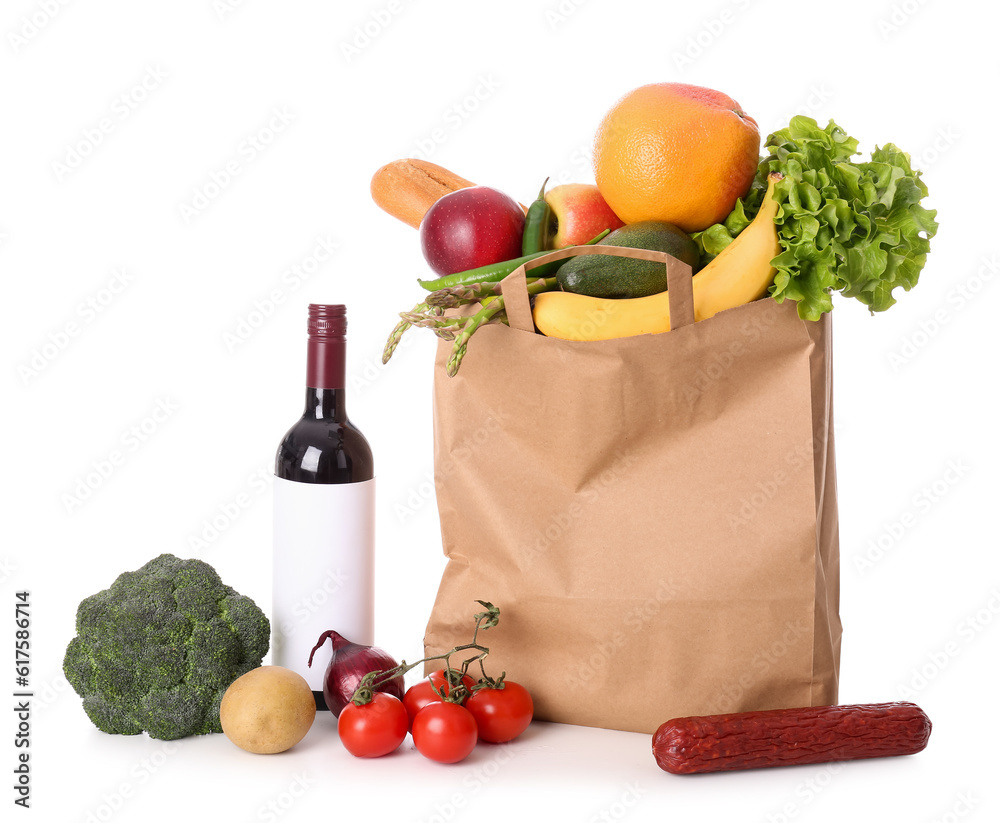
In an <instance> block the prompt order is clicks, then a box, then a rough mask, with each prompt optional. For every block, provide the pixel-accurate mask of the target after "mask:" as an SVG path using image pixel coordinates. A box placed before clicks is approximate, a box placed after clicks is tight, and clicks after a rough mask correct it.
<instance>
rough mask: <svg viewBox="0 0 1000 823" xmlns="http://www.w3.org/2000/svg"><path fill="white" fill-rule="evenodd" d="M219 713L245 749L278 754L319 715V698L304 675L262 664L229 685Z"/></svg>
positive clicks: (226, 729)
mask: <svg viewBox="0 0 1000 823" xmlns="http://www.w3.org/2000/svg"><path fill="white" fill-rule="evenodd" d="M219 716H220V719H221V720H222V731H224V732H225V733H226V737H228V738H229V739H230V740H232V741H233V743H235V744H236V745H237V746H239V747H240V748H241V749H245V750H246V751H248V752H254V753H255V754H275V753H277V752H283V751H286V750H287V749H290V748H291V747H292V746H294V745H295V744H296V743H298V742H299V741H300V740H301V739H302V738H303V737H305V736H306V732H308V731H309V728H310V727H311V726H312V724H313V720H315V719H316V700H315V699H314V698H313V693H312V690H311V689H310V688H309V684H308V683H306V681H305V678H304V677H302V675H300V674H296V673H295V672H293V671H292V670H291V669H286V668H283V667H282V666H261V667H260V668H257V669H254V670H253V671H249V672H247V673H246V674H245V675H243V676H242V677H239V678H237V679H236V680H234V681H233V683H232V685H230V687H229V688H228V689H226V693H225V694H224V695H223V696H222V704H221V705H220V706H219Z"/></svg>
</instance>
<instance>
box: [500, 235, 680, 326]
mask: <svg viewBox="0 0 1000 823" xmlns="http://www.w3.org/2000/svg"><path fill="white" fill-rule="evenodd" d="M588 254H607V255H610V256H612V257H631V258H632V259H634V260H651V261H653V262H654V263H663V264H664V265H665V266H666V267H667V299H668V302H669V306H670V328H671V329H679V328H681V327H683V326H690V325H691V324H692V323H694V288H693V285H692V280H691V267H690V266H689V265H688V264H687V263H685V262H683V261H681V260H678V259H677V258H676V257H673V256H672V255H669V254H667V253H666V252H662V251H649V250H648V249H633V248H630V247H628V246H570V247H568V248H565V249H558V250H557V251H554V252H552V253H551V254H546V255H544V256H542V257H536V258H535V259H534V260H529V261H528V262H526V263H523V264H522V265H520V266H518V267H517V268H516V269H514V271H512V272H511V273H510V274H508V275H507V276H506V277H505V278H504V279H503V280H501V281H500V293H501V294H502V295H503V298H504V308H505V309H506V310H507V322H508V323H509V324H510V327H511V328H512V329H518V330H519V331H526V332H531V333H532V334H533V333H534V331H535V323H534V320H532V317H531V301H530V300H529V299H528V283H527V273H528V272H529V271H531V269H533V268H535V267H536V266H541V265H542V264H544V263H551V262H553V261H555V260H565V259H566V258H567V257H582V256H584V255H588Z"/></svg>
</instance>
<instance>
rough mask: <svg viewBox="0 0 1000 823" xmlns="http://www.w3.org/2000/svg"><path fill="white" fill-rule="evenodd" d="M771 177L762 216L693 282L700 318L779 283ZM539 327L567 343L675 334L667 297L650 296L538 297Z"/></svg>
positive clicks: (746, 300)
mask: <svg viewBox="0 0 1000 823" xmlns="http://www.w3.org/2000/svg"><path fill="white" fill-rule="evenodd" d="M780 179H781V175H780V174H770V175H768V178H767V191H766V193H765V194H764V199H763V200H762V201H761V205H760V211H758V212H757V215H756V217H754V219H753V221H752V222H751V223H750V225H748V226H747V227H746V228H745V229H744V230H743V231H742V232H740V233H739V234H738V235H737V236H736V238H735V239H734V240H733V242H732V243H730V244H729V245H728V246H726V248H725V249H723V250H722V252H720V253H719V255H718V256H717V257H716V258H715V259H714V260H712V262H711V263H709V264H708V265H707V266H705V268H703V269H702V270H701V271H700V272H698V274H696V275H695V276H694V277H693V278H692V287H693V289H694V319H695V321H698V320H705V319H707V318H709V317H712V316H713V315H715V314H717V313H718V312H720V311H724V310H725V309H732V308H736V307H737V306H742V305H743V304H744V303H749V302H751V301H753V300H757V299H758V298H760V297H763V296H764V295H765V294H766V293H767V289H768V287H769V286H770V285H771V283H772V282H773V281H774V274H775V270H774V268H773V267H772V266H771V260H772V259H774V258H775V257H777V256H778V255H779V254H780V253H781V245H780V244H779V242H778V232H777V229H776V228H775V225H774V218H775V216H776V215H777V213H778V204H777V202H776V201H775V199H774V184H775V183H776V182H777V181H778V180H780ZM534 320H535V326H536V327H537V328H538V330H539V331H540V332H541V333H542V334H544V335H547V336H548V337H559V338H561V339H563V340H611V339H614V338H617V337H632V336H635V335H639V334H659V333H661V332H665V331H669V330H670V305H669V298H668V296H667V292H661V293H660V294H654V295H651V296H649V297H637V298H626V299H616V300H609V299H603V298H598V297H588V296H586V295H583V294H572V293H570V292H565V291H550V292H544V293H542V294H539V295H537V296H536V297H535V308H534Z"/></svg>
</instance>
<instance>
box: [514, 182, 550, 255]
mask: <svg viewBox="0 0 1000 823" xmlns="http://www.w3.org/2000/svg"><path fill="white" fill-rule="evenodd" d="M548 182H549V178H547V177H546V178H545V183H542V188H541V191H539V192H538V198H537V199H536V200H535V202H534V203H532V204H531V205H530V206H528V213H527V214H526V215H525V216H524V234H522V235H521V254H524V255H528V254H537V253H538V252H540V251H548V249H549V246H550V241H551V237H550V235H551V233H552V207H551V206H550V205H549V203H548V201H547V200H546V199H545V186H546V184H547V183H548Z"/></svg>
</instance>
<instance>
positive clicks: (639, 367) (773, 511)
mask: <svg viewBox="0 0 1000 823" xmlns="http://www.w3.org/2000/svg"><path fill="white" fill-rule="evenodd" d="M631 251H633V250H622V249H617V250H615V251H613V252H612V251H608V247H596V246H595V247H585V250H584V251H583V252H582V253H598V252H602V253H614V254H627V253H628V252H631ZM575 253H580V250H579V249H574V250H572V251H571V252H568V253H567V252H563V253H561V254H562V255H563V256H567V254H575ZM627 256H643V257H644V258H645V259H666V260H668V261H673V258H666V256H665V255H658V256H657V254H656V253H644V254H643V255H639V254H634V255H633V254H628V255H627ZM545 259H546V258H542V262H544V260H545ZM524 283H525V273H524V271H523V270H519V271H518V272H515V274H514V275H511V277H510V278H508V279H507V280H506V281H505V282H504V284H503V294H504V297H505V301H506V305H507V311H508V316H509V317H510V322H511V326H510V327H508V326H505V325H489V326H484V327H482V328H480V329H479V330H478V331H477V332H476V333H475V336H474V337H473V338H472V340H471V342H470V344H469V346H468V353H467V355H466V357H465V359H464V360H463V361H462V365H461V368H460V370H459V372H458V374H457V375H456V376H455V377H453V378H450V377H448V376H447V375H446V373H445V367H444V363H445V360H446V359H447V355H448V353H449V351H450V343H445V342H443V343H442V344H441V345H440V347H439V350H438V356H437V362H436V365H435V388H434V411H435V415H434V460H435V482H436V489H437V503H438V510H439V514H440V520H441V533H442V540H443V546H444V553H445V555H446V557H447V558H448V563H447V566H446V569H445V571H444V575H443V578H442V580H441V584H440V589H439V591H438V594H437V598H436V601H435V603H434V607H433V610H432V614H431V616H430V620H429V623H428V626H427V631H426V635H425V647H426V652H427V654H440V653H442V652H445V651H447V650H448V649H450V648H452V647H454V646H456V645H459V644H461V643H466V642H468V640H469V638H470V636H471V629H472V625H473V623H472V619H471V616H472V614H473V613H474V612H475V611H477V610H479V607H478V605H477V604H476V603H475V601H476V600H488V601H491V602H492V603H494V604H496V605H498V606H499V607H500V608H501V617H500V624H499V625H498V626H497V627H496V628H495V629H491V630H490V631H488V632H484V633H482V634H481V635H480V639H481V642H483V643H484V644H485V645H487V646H489V648H490V654H489V658H488V661H487V663H488V671H489V673H490V674H491V675H492V676H494V677H495V676H497V675H499V674H500V672H501V671H506V673H507V676H508V677H509V678H510V679H512V680H516V681H518V682H520V683H522V684H524V685H525V686H526V687H527V688H528V689H529V690H530V692H531V694H532V696H533V697H534V700H535V716H536V717H537V718H538V719H542V720H551V721H558V722H563V723H574V724H581V725H586V726H601V727H605V728H611V729H623V730H627V731H635V732H645V733H652V732H653V731H654V730H655V729H656V728H657V726H659V724H661V723H663V722H664V721H666V720H668V719H671V718H674V717H681V716H686V715H696V714H716V713H722V712H735V711H749V710H755V709H773V708H782V707H798V706H810V705H823V704H831V703H835V702H836V700H837V678H838V668H839V657H840V637H841V626H840V620H839V617H838V601H839V568H838V566H839V550H838V535H837V496H836V480H835V469H834V452H833V426H832V419H831V414H832V401H831V343H830V318H829V315H824V317H823V319H822V320H820V321H818V322H809V321H803V320H801V319H799V317H798V315H797V313H796V308H795V304H794V303H792V302H790V301H788V302H785V303H782V304H779V303H777V302H775V301H774V300H772V299H770V298H764V299H761V300H758V301H756V302H754V303H750V304H748V305H745V306H742V307H740V308H736V309H732V310H729V311H724V312H721V313H719V314H717V315H715V316H714V317H711V318H709V319H706V320H702V321H699V322H697V323H695V322H693V319H694V315H693V309H692V300H691V292H692V288H691V277H690V270H689V269H687V267H686V266H684V265H683V264H679V263H676V261H674V262H670V263H668V283H669V285H670V289H669V291H670V294H669V298H670V316H671V318H672V322H673V328H672V329H671V330H670V331H669V332H666V333H662V334H653V335H642V336H637V337H629V338H622V339H614V340H607V341H588V342H579V341H564V340H559V339H554V338H549V337H544V336H542V335H540V334H536V333H534V329H533V327H532V325H531V321H530V317H531V315H530V308H529V304H528V296H527V292H526V290H525V285H524Z"/></svg>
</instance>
